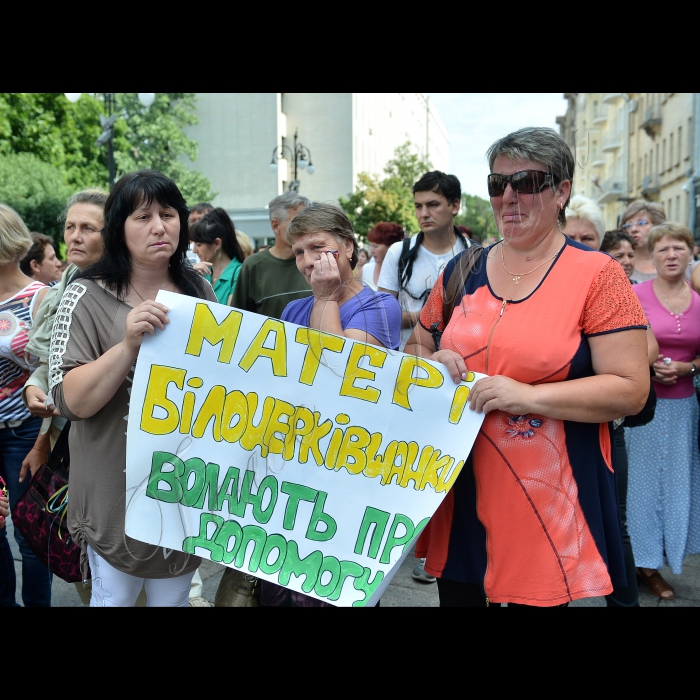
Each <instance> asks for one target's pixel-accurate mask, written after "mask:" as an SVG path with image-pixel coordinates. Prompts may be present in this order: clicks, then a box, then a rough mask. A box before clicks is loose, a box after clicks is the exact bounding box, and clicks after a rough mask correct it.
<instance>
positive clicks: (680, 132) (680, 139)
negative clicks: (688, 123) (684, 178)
mask: <svg viewBox="0 0 700 700" xmlns="http://www.w3.org/2000/svg"><path fill="white" fill-rule="evenodd" d="M682 148H683V127H682V126H679V127H678V158H677V159H676V165H680V164H681V157H682V156H681V149H682Z"/></svg>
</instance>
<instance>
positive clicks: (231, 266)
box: [190, 207, 245, 306]
mask: <svg viewBox="0 0 700 700" xmlns="http://www.w3.org/2000/svg"><path fill="white" fill-rule="evenodd" d="M190 238H191V239H192V241H194V252H195V253H197V255H198V256H199V259H200V261H201V262H199V263H196V264H195V265H194V266H193V267H194V269H195V270H197V272H199V273H200V274H201V275H203V276H204V279H206V280H207V282H209V283H211V285H212V286H213V287H214V294H216V298H217V299H218V300H219V304H226V305H228V306H230V305H231V297H232V296H233V288H234V287H235V286H236V280H237V279H238V273H239V272H240V271H241V265H242V264H243V260H244V259H245V255H244V254H243V250H242V248H241V244H240V243H239V242H238V238H237V237H236V229H235V228H234V226H233V221H231V217H230V216H229V215H228V214H227V213H226V211H225V210H224V209H222V208H221V207H216V209H212V210H211V211H210V212H209V213H208V214H205V215H204V216H203V217H202V218H201V219H200V220H199V221H198V222H197V223H196V224H194V226H192V228H191V229H190Z"/></svg>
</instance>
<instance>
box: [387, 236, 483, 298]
mask: <svg viewBox="0 0 700 700" xmlns="http://www.w3.org/2000/svg"><path fill="white" fill-rule="evenodd" d="M424 235H425V234H424V233H423V231H420V232H419V233H418V235H417V236H416V244H415V245H414V246H413V247H411V240H412V239H411V238H404V239H403V247H402V248H401V255H400V256H399V291H401V290H402V289H403V290H404V292H406V294H408V295H409V296H410V297H412V298H413V299H420V300H421V302H422V303H423V305H425V302H426V301H428V297H429V296H430V290H429V289H426V290H425V291H424V292H423V294H421V295H420V297H414V296H413V295H412V294H411V293H410V292H409V291H408V283H409V281H410V279H411V275H412V274H413V261H414V260H415V259H416V256H417V255H418V249H419V247H420V246H421V245H422V243H423V238H424ZM455 236H457V238H458V239H459V240H461V241H462V245H463V246H464V250H468V249H469V248H470V247H472V246H474V245H475V244H474V242H473V241H469V240H468V239H467V238H466V237H465V236H463V235H462V233H461V231H459V230H457V229H455Z"/></svg>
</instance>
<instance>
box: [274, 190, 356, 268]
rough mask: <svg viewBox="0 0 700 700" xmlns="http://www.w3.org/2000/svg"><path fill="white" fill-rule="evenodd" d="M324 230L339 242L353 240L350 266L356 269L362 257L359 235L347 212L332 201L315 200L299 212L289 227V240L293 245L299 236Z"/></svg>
mask: <svg viewBox="0 0 700 700" xmlns="http://www.w3.org/2000/svg"><path fill="white" fill-rule="evenodd" d="M316 231H323V232H324V233H330V234H331V235H332V236H334V237H335V239H336V240H337V241H338V243H339V244H341V245H342V244H343V243H344V242H345V241H352V245H353V249H352V258H351V260H350V267H351V268H352V269H353V270H354V269H355V267H356V265H357V261H358V260H359V259H360V246H359V245H358V243H357V236H355V231H354V229H353V227H352V224H351V223H350V219H348V217H347V215H346V214H345V212H344V211H343V210H342V209H341V208H340V207H339V206H338V205H337V204H331V203H330V202H313V204H309V206H308V207H306V209H304V211H301V212H299V213H298V214H297V215H296V216H295V217H294V218H293V219H292V223H291V224H289V228H288V229H287V242H288V243H289V244H290V245H292V244H293V243H294V241H295V240H297V238H301V237H302V236H304V235H306V234H307V233H315V232H316Z"/></svg>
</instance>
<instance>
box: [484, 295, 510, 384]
mask: <svg viewBox="0 0 700 700" xmlns="http://www.w3.org/2000/svg"><path fill="white" fill-rule="evenodd" d="M507 303H508V302H507V301H506V300H505V299H504V300H503V303H502V304H501V312H500V313H499V314H498V318H497V319H496V323H494V324H493V327H492V328H491V333H490V334H489V342H488V343H487V344H486V374H488V373H489V353H490V352H491V339H492V338H493V332H494V331H495V330H496V326H497V325H498V322H499V321H500V320H501V317H502V316H503V312H504V311H505V310H506V304H507Z"/></svg>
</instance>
